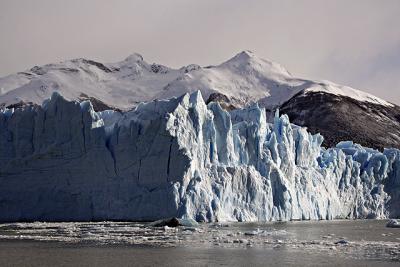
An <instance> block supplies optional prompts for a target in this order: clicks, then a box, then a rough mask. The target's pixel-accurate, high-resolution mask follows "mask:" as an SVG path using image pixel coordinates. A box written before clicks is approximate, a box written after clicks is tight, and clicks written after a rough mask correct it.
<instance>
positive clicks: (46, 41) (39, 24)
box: [0, 0, 400, 104]
mask: <svg viewBox="0 0 400 267" xmlns="http://www.w3.org/2000/svg"><path fill="white" fill-rule="evenodd" d="M245 49H249V50H252V51H254V52H255V53H256V54H257V55H258V56H260V57H263V58H266V59H271V60H274V61H276V62H279V63H281V64H282V65H283V66H285V67H286V68H287V69H288V70H289V71H290V72H291V73H292V74H294V75H296V76H301V77H304V78H314V79H326V80H331V81H334V82H337V83H342V84H346V85H350V86H352V87H355V88H359V89H362V90H365V91H368V92H371V93H373V94H375V95H377V96H380V97H382V98H385V99H388V100H389V101H391V102H394V103H397V104H400V1H398V0H393V1H392V0H381V1H379V0H376V1H368V0H359V1H356V0H351V1H350V0H341V1H339V0H337V1H323V0H303V1H300V0H298V1H296V0H293V1H288V0H279V1H278V0H276V1H261V0H260V1H253V0H246V1H235V0H230V1H228V0H197V1H195V0H159V1H151V0H145V1H134V0H130V1H129V0H113V1H110V0H109V1H106V0H0V76H4V75H6V74H9V73H13V72H16V71H20V70H24V69H27V68H29V67H31V66H33V65H40V64H45V63H50V62H56V61H60V60H63V59H69V58H77V57H86V58H91V59H96V60H100V61H103V62H114V61H118V60H121V59H123V58H125V57H126V56H127V55H129V54H131V53H132V52H138V53H140V54H142V55H143V56H144V58H145V59H146V60H147V61H149V62H159V63H163V64H166V65H169V66H172V67H180V66H182V65H187V64H189V63H198V64H201V65H209V64H217V63H220V62H222V61H224V60H226V59H228V58H230V57H231V56H233V55H234V54H235V53H237V52H239V51H241V50H245Z"/></svg>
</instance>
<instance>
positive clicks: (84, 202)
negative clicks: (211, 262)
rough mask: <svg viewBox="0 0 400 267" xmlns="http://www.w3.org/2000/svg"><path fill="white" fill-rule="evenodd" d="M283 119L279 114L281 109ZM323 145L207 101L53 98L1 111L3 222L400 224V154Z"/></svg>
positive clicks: (278, 120) (251, 112) (300, 131)
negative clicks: (128, 106) (97, 104)
mask: <svg viewBox="0 0 400 267" xmlns="http://www.w3.org/2000/svg"><path fill="white" fill-rule="evenodd" d="M277 114H278V112H277ZM322 142H323V137H322V136H321V135H319V134H317V135H311V134H310V133H308V132H307V130H306V129H305V128H301V127H299V126H296V125H293V124H291V123H290V122H289V119H288V117H287V116H286V115H283V116H281V117H279V116H278V115H276V116H275V119H274V123H273V124H269V123H267V122H266V113H265V110H264V109H261V108H259V107H258V105H256V104H255V105H253V106H251V107H249V108H246V109H242V110H234V111H232V112H230V113H229V112H227V111H225V110H223V109H222V108H221V107H220V105H219V104H218V103H210V104H208V105H206V104H205V102H204V100H203V98H202V96H201V93H200V92H195V93H192V94H191V95H189V94H186V95H183V96H181V97H179V98H172V99H170V100H163V101H152V102H149V103H143V104H140V105H139V106H138V107H137V108H136V109H135V110H133V111H130V112H126V113H122V114H121V113H119V112H116V111H103V112H98V113H96V112H94V110H93V107H92V105H91V103H90V102H88V101H87V102H83V103H77V102H69V101H66V100H65V99H64V98H63V97H62V96H60V95H58V94H56V93H55V94H53V96H52V97H51V99H50V100H48V101H46V102H45V103H44V104H43V105H42V106H27V107H24V108H22V109H16V110H12V109H5V110H3V111H2V112H0V220H1V221H22V220H44V221H78V220H79V221H81V220H155V219H159V218H166V217H181V218H191V219H195V220H197V221H269V220H308V219H334V218H386V217H398V216H400V193H399V192H400V151H399V150H396V149H387V150H385V151H384V152H383V153H381V152H379V151H376V150H372V149H368V148H364V147H361V146H359V145H357V144H353V143H352V142H342V143H340V144H338V145H337V147H335V148H330V149H325V148H322V147H321V144H322Z"/></svg>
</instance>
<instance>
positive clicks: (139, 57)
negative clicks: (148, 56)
mask: <svg viewBox="0 0 400 267" xmlns="http://www.w3.org/2000/svg"><path fill="white" fill-rule="evenodd" d="M124 61H125V62H141V61H143V56H142V55H141V54H139V53H133V54H131V55H129V56H128V57H127V58H125V60H124Z"/></svg>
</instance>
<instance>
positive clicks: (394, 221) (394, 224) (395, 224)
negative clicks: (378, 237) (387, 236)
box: [386, 219, 400, 228]
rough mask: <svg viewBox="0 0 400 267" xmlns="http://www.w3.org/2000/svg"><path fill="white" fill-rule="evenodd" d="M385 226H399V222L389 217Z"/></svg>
mask: <svg viewBox="0 0 400 267" xmlns="http://www.w3.org/2000/svg"><path fill="white" fill-rule="evenodd" d="M386 227H389V228H400V223H399V222H398V221H397V220H394V219H391V220H389V221H388V222H387V224H386Z"/></svg>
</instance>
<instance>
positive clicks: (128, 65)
mask: <svg viewBox="0 0 400 267" xmlns="http://www.w3.org/2000/svg"><path fill="white" fill-rule="evenodd" d="M0 88H1V95H0V104H3V105H5V106H8V105H11V104H15V103H18V102H20V101H23V102H33V103H36V104H41V103H42V102H43V100H45V99H47V98H49V97H50V96H51V94H52V92H53V91H58V92H59V93H60V94H62V95H63V96H64V97H65V98H66V99H69V100H80V98H82V96H88V97H94V98H96V99H98V100H100V101H102V102H104V103H105V104H108V105H110V106H114V107H117V108H120V109H130V108H132V107H134V106H136V105H137V104H138V103H140V102H144V101H151V100H154V99H167V98H170V97H174V96H179V95H182V94H185V93H187V92H189V93H191V92H195V91H197V90H200V91H201V92H202V94H203V95H204V97H205V98H206V99H207V98H208V97H209V96H210V94H212V93H220V94H223V95H225V96H227V97H228V98H229V99H230V100H231V101H232V102H233V104H234V105H236V106H238V107H240V106H246V105H248V104H249V103H251V102H259V103H260V105H261V106H263V107H276V106H279V105H280V104H282V103H283V102H285V101H287V100H288V99H290V98H291V97H292V96H294V95H295V94H297V93H299V92H300V91H303V90H307V91H312V92H317V91H318V92H321V91H322V92H326V93H330V94H335V95H344V96H348V97H351V98H354V99H356V100H359V101H367V102H371V103H376V104H382V105H386V106H391V104H390V103H388V102H386V101H384V100H382V99H379V98H377V97H375V96H373V95H370V94H367V93H364V92H361V91H358V90H355V89H352V88H350V87H345V86H340V85H336V84H334V83H331V82H318V81H309V80H304V79H299V78H295V77H293V76H292V75H291V74H290V73H289V72H288V71H287V70H286V69H285V68H283V67H282V66H280V65H279V64H277V63H274V62H270V61H267V60H264V59H261V58H258V57H257V56H256V55H254V53H252V52H250V51H243V52H241V53H239V54H237V55H236V56H234V57H233V58H231V59H229V60H228V61H226V62H224V63H222V64H220V65H218V66H208V67H200V66H198V65H193V64H192V65H188V66H185V67H182V68H180V69H172V68H169V67H166V66H164V65H161V64H156V63H153V64H149V63H147V62H146V61H145V60H144V59H143V57H142V56H141V55H139V54H133V55H131V56H129V57H127V58H126V59H125V60H123V61H121V62H117V63H108V64H103V63H99V62H95V61H92V60H87V59H74V60H68V61H64V62H61V63H57V64H48V65H44V66H35V67H33V68H31V69H30V70H26V71H24V72H19V73H17V74H13V75H9V76H6V77H3V78H0Z"/></svg>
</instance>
